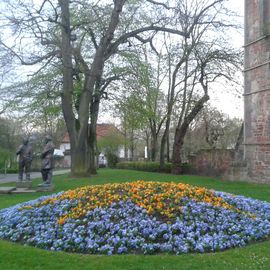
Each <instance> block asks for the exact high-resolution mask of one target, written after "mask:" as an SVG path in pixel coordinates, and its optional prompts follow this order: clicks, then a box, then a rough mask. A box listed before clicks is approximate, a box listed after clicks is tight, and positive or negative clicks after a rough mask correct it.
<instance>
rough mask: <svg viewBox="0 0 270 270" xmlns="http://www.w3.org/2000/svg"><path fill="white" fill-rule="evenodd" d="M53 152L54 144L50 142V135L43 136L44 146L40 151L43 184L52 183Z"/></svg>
mask: <svg viewBox="0 0 270 270" xmlns="http://www.w3.org/2000/svg"><path fill="white" fill-rule="evenodd" d="M53 153H54V144H53V142H52V138H51V136H49V135H47V136H46V137H45V146H44V149H43V151H42V153H41V158H42V165H41V174H42V179H43V184H44V185H51V184H52V171H53Z"/></svg>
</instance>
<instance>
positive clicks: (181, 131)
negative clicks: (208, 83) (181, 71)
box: [171, 94, 209, 174]
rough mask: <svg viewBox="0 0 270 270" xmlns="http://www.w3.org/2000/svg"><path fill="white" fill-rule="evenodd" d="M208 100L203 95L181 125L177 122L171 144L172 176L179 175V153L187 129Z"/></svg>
mask: <svg viewBox="0 0 270 270" xmlns="http://www.w3.org/2000/svg"><path fill="white" fill-rule="evenodd" d="M208 100H209V96H208V95H207V94H205V95H204V96H203V97H202V98H201V99H199V100H198V101H197V102H196V103H195V105H194V107H193V108H192V110H191V112H190V113H189V114H188V115H187V116H186V117H185V118H184V120H183V123H182V124H181V122H178V125H177V128H176V130H175V136H174V143H173V154H172V170H171V172H172V174H181V172H182V167H181V166H182V164H181V161H182V160H181V151H182V146H183V143H184V138H185V135H186V133H187V131H188V127H189V125H190V123H191V122H192V121H193V119H194V118H195V117H196V116H197V114H198V113H199V112H200V111H201V110H202V108H203V106H204V103H205V102H207V101H208Z"/></svg>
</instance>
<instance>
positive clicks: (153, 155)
mask: <svg viewBox="0 0 270 270" xmlns="http://www.w3.org/2000/svg"><path fill="white" fill-rule="evenodd" d="M156 157H157V135H156V134H152V138H151V161H156Z"/></svg>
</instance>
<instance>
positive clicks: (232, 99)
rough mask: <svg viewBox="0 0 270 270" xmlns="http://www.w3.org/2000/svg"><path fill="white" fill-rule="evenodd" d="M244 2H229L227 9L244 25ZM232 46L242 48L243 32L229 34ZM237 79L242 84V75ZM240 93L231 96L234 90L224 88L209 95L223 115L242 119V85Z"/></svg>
mask: <svg viewBox="0 0 270 270" xmlns="http://www.w3.org/2000/svg"><path fill="white" fill-rule="evenodd" d="M244 2H245V1H244V0H229V1H228V7H230V9H231V10H234V11H235V12H237V13H239V15H240V16H242V17H241V18H239V22H240V23H241V24H243V25H244ZM231 37H232V42H233V45H235V46H237V47H239V48H242V47H243V45H244V30H243V29H242V30H239V31H238V32H232V33H231ZM239 79H240V80H242V82H243V74H242V73H239ZM239 91H240V93H239V94H237V95H234V94H232V92H234V89H230V88H229V87H226V89H224V91H219V94H218V95H216V94H214V92H213V93H212V95H211V101H210V102H211V104H213V105H214V106H216V107H217V108H218V109H220V110H222V111H223V112H224V113H227V114H229V115H230V116H231V117H234V116H236V117H238V118H243V117H244V109H243V107H244V106H243V96H242V94H243V85H242V87H239Z"/></svg>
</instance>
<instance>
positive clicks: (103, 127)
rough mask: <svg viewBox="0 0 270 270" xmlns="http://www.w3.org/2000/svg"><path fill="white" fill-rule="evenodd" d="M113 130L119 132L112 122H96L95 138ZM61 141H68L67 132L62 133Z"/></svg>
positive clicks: (99, 137)
mask: <svg viewBox="0 0 270 270" xmlns="http://www.w3.org/2000/svg"><path fill="white" fill-rule="evenodd" d="M113 132H115V133H120V131H119V130H118V129H117V128H116V127H115V126H114V125H113V124H97V140H99V139H101V138H103V137H105V136H106V135H108V134H110V133H113ZM62 143H70V139H69V135H68V132H66V134H65V135H64V138H63V140H62Z"/></svg>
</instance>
